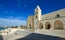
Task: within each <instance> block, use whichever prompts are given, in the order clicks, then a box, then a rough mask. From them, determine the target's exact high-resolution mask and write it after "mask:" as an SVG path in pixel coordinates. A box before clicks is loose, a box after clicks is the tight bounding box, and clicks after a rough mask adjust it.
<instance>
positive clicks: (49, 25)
mask: <svg viewBox="0 0 65 40" xmlns="http://www.w3.org/2000/svg"><path fill="white" fill-rule="evenodd" d="M50 28H51V24H50V22H46V23H45V29H47V30H49V29H50Z"/></svg>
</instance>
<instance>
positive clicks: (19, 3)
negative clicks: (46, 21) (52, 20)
mask: <svg viewBox="0 0 65 40" xmlns="http://www.w3.org/2000/svg"><path fill="white" fill-rule="evenodd" d="M37 5H39V6H40V8H41V9H42V14H47V13H49V12H53V11H56V10H59V9H63V8H65V0H0V26H4V25H8V26H13V25H14V26H16V25H25V24H26V20H27V17H28V16H29V15H34V9H35V8H36V6H37Z"/></svg>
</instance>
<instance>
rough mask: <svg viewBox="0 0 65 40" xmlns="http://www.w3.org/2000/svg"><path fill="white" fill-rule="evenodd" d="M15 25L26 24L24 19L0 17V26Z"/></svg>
mask: <svg viewBox="0 0 65 40" xmlns="http://www.w3.org/2000/svg"><path fill="white" fill-rule="evenodd" d="M4 25H7V26H12V25H13V26H16V25H26V21H25V20H19V19H7V18H0V26H4Z"/></svg>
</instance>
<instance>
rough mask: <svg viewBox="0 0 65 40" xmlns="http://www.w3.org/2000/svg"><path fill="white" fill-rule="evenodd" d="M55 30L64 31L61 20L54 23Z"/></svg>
mask: <svg viewBox="0 0 65 40" xmlns="http://www.w3.org/2000/svg"><path fill="white" fill-rule="evenodd" d="M54 29H59V30H60V29H61V30H62V29H63V23H62V22H61V21H60V20H57V21H55V22H54Z"/></svg>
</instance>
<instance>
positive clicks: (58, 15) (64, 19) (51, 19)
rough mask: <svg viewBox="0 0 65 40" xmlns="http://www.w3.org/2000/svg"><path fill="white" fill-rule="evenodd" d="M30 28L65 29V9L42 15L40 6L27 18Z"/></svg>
mask: <svg viewBox="0 0 65 40" xmlns="http://www.w3.org/2000/svg"><path fill="white" fill-rule="evenodd" d="M27 28H28V29H45V30H65V9H61V10H57V11H54V12H50V13H47V14H44V15H42V10H41V9H40V7H39V6H37V7H36V9H35V11H34V15H33V16H29V17H28V18H27Z"/></svg>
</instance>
